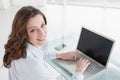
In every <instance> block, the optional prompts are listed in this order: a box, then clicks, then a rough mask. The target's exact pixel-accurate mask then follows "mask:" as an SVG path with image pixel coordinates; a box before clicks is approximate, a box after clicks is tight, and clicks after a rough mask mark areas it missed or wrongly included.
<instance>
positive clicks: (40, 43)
mask: <svg viewBox="0 0 120 80" xmlns="http://www.w3.org/2000/svg"><path fill="white" fill-rule="evenodd" d="M45 43H46V40H44V41H40V42H38V44H39V45H43V44H45Z"/></svg>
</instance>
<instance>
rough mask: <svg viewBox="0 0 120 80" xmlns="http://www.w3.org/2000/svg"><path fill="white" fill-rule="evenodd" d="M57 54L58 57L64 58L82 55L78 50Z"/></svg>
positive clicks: (72, 58) (70, 58) (74, 58)
mask: <svg viewBox="0 0 120 80" xmlns="http://www.w3.org/2000/svg"><path fill="white" fill-rule="evenodd" d="M56 56H57V58H59V59H63V60H76V59H79V58H80V55H79V54H78V53H77V52H76V51H70V52H66V53H61V54H57V55H56Z"/></svg>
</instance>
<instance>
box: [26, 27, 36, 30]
mask: <svg viewBox="0 0 120 80" xmlns="http://www.w3.org/2000/svg"><path fill="white" fill-rule="evenodd" d="M31 28H36V27H35V26H32V27H29V28H28V30H29V29H31Z"/></svg>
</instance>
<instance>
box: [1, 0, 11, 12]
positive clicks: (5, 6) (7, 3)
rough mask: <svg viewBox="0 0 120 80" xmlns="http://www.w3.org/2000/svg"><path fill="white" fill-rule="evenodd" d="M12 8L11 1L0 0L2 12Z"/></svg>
mask: <svg viewBox="0 0 120 80" xmlns="http://www.w3.org/2000/svg"><path fill="white" fill-rule="evenodd" d="M9 7H10V0H0V10H4V9H8V8H9Z"/></svg>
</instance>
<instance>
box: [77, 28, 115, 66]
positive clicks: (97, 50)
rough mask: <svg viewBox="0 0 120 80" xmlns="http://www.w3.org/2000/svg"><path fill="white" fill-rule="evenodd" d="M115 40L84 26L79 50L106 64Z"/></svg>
mask: <svg viewBox="0 0 120 80" xmlns="http://www.w3.org/2000/svg"><path fill="white" fill-rule="evenodd" d="M112 45H113V41H111V40H109V39H107V38H105V37H103V36H101V35H98V34H96V33H94V32H92V31H90V30H88V29H85V28H82V31H81V35H80V38H79V42H78V46H77V50H79V51H81V52H83V53H84V54H86V55H87V56H89V57H91V58H93V59H94V60H96V61H97V62H99V63H101V64H102V65H104V66H106V63H107V60H108V57H109V54H110V51H111V48H112Z"/></svg>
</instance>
